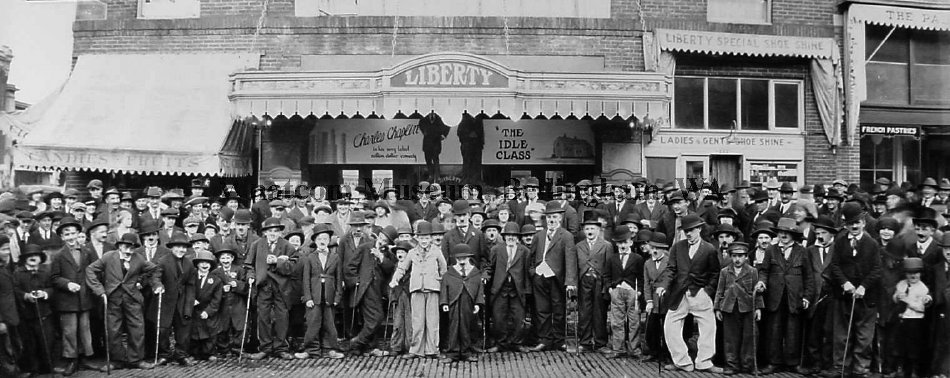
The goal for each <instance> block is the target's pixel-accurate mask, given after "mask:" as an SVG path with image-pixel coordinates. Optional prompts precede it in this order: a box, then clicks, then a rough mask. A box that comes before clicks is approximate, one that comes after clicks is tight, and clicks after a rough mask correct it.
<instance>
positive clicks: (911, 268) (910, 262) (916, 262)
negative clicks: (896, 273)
mask: <svg viewBox="0 0 950 378" xmlns="http://www.w3.org/2000/svg"><path fill="white" fill-rule="evenodd" d="M903 265H904V273H916V272H920V271H922V270H924V260H923V259H921V258H920V257H908V258H905V259H904V263H903Z"/></svg>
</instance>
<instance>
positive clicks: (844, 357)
mask: <svg viewBox="0 0 950 378" xmlns="http://www.w3.org/2000/svg"><path fill="white" fill-rule="evenodd" d="M857 302H858V297H856V296H854V293H851V314H850V315H848V337H847V338H846V339H844V353H842V354H841V378H844V371H845V369H846V366H845V365H844V363H845V362H846V361H848V342H850V341H851V324H852V323H853V322H854V305H855V303H857Z"/></svg>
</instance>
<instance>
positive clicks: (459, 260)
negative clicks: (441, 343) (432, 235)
mask: <svg viewBox="0 0 950 378" xmlns="http://www.w3.org/2000/svg"><path fill="white" fill-rule="evenodd" d="M473 256H474V254H473V253H472V249H471V247H469V246H468V245H467V244H456V245H454V246H452V257H453V258H454V259H455V265H454V266H453V267H452V269H449V270H448V272H446V273H445V276H443V277H442V287H441V290H440V292H439V297H440V298H439V302H440V303H441V305H442V312H446V313H448V314H449V330H448V332H446V335H447V336H448V340H446V343H445V344H446V351H445V353H446V358H444V359H443V360H442V363H451V362H453V361H467V362H477V361H478V358H477V357H475V355H474V354H472V339H473V337H474V335H472V334H471V331H472V330H473V329H474V327H473V325H474V324H475V321H476V319H475V315H477V314H478V313H479V311H480V310H481V309H482V308H483V307H485V295H484V292H483V290H482V281H481V278H482V274H481V271H479V270H478V268H477V267H475V266H474V263H473V258H472V257H473Z"/></svg>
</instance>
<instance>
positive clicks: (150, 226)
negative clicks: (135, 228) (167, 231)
mask: <svg viewBox="0 0 950 378" xmlns="http://www.w3.org/2000/svg"><path fill="white" fill-rule="evenodd" d="M161 229H162V225H161V224H160V223H159V222H158V221H157V220H154V219H149V220H147V221H145V222H142V224H141V225H139V235H147V234H154V233H157V232H158V231H159V230H161Z"/></svg>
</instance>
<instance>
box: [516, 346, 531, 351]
mask: <svg viewBox="0 0 950 378" xmlns="http://www.w3.org/2000/svg"><path fill="white" fill-rule="evenodd" d="M518 351H519V352H521V353H531V348H528V347H526V346H523V345H522V346H519V347H518Z"/></svg>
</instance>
